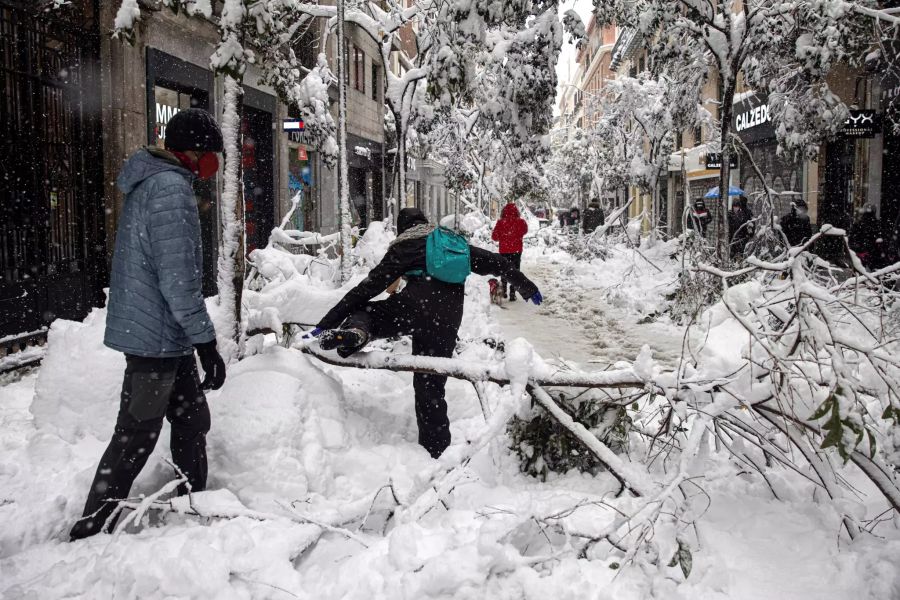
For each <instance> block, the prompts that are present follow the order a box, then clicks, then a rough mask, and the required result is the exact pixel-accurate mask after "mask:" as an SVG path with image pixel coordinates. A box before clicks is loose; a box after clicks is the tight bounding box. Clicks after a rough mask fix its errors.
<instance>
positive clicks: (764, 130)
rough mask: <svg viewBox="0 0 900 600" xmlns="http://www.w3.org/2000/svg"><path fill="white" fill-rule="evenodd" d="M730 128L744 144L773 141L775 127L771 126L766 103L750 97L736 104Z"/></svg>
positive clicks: (769, 113)
mask: <svg viewBox="0 0 900 600" xmlns="http://www.w3.org/2000/svg"><path fill="white" fill-rule="evenodd" d="M732 127H733V128H734V131H736V132H737V134H738V135H739V136H740V137H741V139H742V140H743V141H744V143H745V144H749V143H753V142H759V141H762V140H767V139H774V137H775V127H774V126H773V125H772V117H771V112H770V110H769V103H768V101H765V100H762V99H761V98H758V97H757V96H750V97H749V98H747V99H745V100H742V101H741V102H736V103H735V104H734V118H733V120H732Z"/></svg>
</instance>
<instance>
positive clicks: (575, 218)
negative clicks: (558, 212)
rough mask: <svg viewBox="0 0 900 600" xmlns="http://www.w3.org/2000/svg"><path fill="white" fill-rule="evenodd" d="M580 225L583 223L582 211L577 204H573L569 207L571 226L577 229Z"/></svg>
mask: <svg viewBox="0 0 900 600" xmlns="http://www.w3.org/2000/svg"><path fill="white" fill-rule="evenodd" d="M579 225H581V211H580V210H578V207H577V206H573V207H572V208H570V209H569V227H573V228H574V229H575V230H577V229H578V226H579Z"/></svg>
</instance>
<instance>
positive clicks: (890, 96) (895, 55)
mask: <svg viewBox="0 0 900 600" xmlns="http://www.w3.org/2000/svg"><path fill="white" fill-rule="evenodd" d="M881 45H882V48H883V53H884V56H883V58H882V60H881V61H880V62H881V63H882V65H883V66H882V68H881V71H882V75H881V108H882V109H884V110H887V109H891V108H892V109H893V110H897V109H898V108H900V73H898V66H897V65H898V64H900V63H898V59H900V40H882V44H881Z"/></svg>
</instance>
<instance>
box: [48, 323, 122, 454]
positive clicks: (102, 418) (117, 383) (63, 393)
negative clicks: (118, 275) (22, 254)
mask: <svg viewBox="0 0 900 600" xmlns="http://www.w3.org/2000/svg"><path fill="white" fill-rule="evenodd" d="M105 328H106V311H105V310H101V309H96V308H95V309H94V310H92V311H91V313H90V314H89V315H88V316H87V318H86V319H85V320H84V322H82V323H76V322H73V321H64V320H62V319H59V320H56V321H54V322H53V325H52V326H51V327H50V331H49V332H48V333H47V354H46V356H45V357H44V361H43V368H42V369H41V370H40V374H39V376H38V380H37V386H36V393H35V399H34V402H33V403H32V404H31V413H32V414H33V415H34V421H35V425H36V426H37V427H38V428H39V429H41V430H45V431H48V432H51V431H52V432H53V433H54V434H56V435H58V436H59V437H60V438H62V439H63V440H65V441H67V442H70V443H71V442H75V441H76V440H78V439H79V438H81V437H83V436H85V435H92V436H93V437H96V438H103V437H106V436H108V435H109V434H110V432H111V431H112V425H113V424H114V423H115V420H116V414H117V413H118V411H119V401H118V400H119V391H120V390H121V389H122V374H123V373H124V372H125V356H124V355H123V354H122V353H120V352H116V351H114V350H110V349H109V348H107V347H106V346H104V345H103V333H104V330H105ZM82 379H84V380H85V381H86V382H89V385H72V383H73V382H74V381H79V380H82Z"/></svg>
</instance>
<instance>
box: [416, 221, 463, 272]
mask: <svg viewBox="0 0 900 600" xmlns="http://www.w3.org/2000/svg"><path fill="white" fill-rule="evenodd" d="M425 270H426V271H427V273H428V275H430V276H431V277H434V278H435V279H437V280H439V281H443V282H445V283H463V282H465V280H466V277H468V276H469V273H471V272H472V266H471V257H470V252H469V243H468V242H467V241H466V238H464V237H463V236H461V235H459V234H458V233H455V232H454V231H451V230H450V229H446V228H444V227H438V228H437V229H435V230H434V231H432V232H431V233H430V234H429V235H428V239H427V240H426V241H425Z"/></svg>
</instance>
